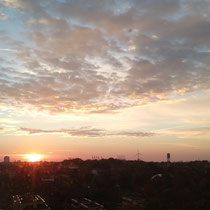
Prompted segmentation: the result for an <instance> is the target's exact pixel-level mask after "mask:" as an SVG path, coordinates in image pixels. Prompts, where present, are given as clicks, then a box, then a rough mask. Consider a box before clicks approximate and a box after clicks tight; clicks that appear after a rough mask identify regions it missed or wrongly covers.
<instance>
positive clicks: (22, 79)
mask: <svg viewBox="0 0 210 210" xmlns="http://www.w3.org/2000/svg"><path fill="white" fill-rule="evenodd" d="M209 105H210V0H146V1H145V0H100V1H99V0H44V1H43V0H36V1H35V0H0V161H1V160H3V157H4V156H5V155H9V156H10V158H11V160H12V161H14V160H23V159H24V154H31V153H36V154H43V155H44V160H47V161H61V160H63V159H67V158H78V157H79V158H82V159H91V158H92V157H93V156H94V157H95V156H98V157H100V158H101V157H102V158H109V157H113V158H126V159H136V158H137V152H138V151H139V152H140V153H141V155H140V158H141V159H142V160H144V161H165V160H166V153H171V160H172V161H191V160H210V108H209V107H210V106H209Z"/></svg>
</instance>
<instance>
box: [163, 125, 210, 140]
mask: <svg viewBox="0 0 210 210" xmlns="http://www.w3.org/2000/svg"><path fill="white" fill-rule="evenodd" d="M164 133H166V134H172V135H177V136H179V137H180V138H189V137H193V138H201V137H202V138H203V137H207V138H209V134H210V127H196V128H180V129H169V130H166V131H164Z"/></svg>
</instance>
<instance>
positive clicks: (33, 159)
mask: <svg viewBox="0 0 210 210" xmlns="http://www.w3.org/2000/svg"><path fill="white" fill-rule="evenodd" d="M24 156H25V158H26V159H27V160H28V161H30V162H37V161H40V160H42V159H43V155H41V154H25V155H24Z"/></svg>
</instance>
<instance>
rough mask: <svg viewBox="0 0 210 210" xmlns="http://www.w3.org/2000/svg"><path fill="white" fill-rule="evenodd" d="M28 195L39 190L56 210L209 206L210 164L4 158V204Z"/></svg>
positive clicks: (0, 199) (0, 180) (0, 203)
mask: <svg viewBox="0 0 210 210" xmlns="http://www.w3.org/2000/svg"><path fill="white" fill-rule="evenodd" d="M26 194H31V195H34V196H35V195H39V196H40V197H41V198H43V200H44V202H46V204H47V206H49V207H50V209H52V210H71V209H91V208H92V209H106V210H134V209H135V210H141V209H145V210H153V209H154V210H165V209H167V210H169V209H170V210H194V209H197V210H205V209H206V210H209V209H210V163H209V162H208V161H194V162H186V163H183V162H177V163H170V164H168V163H165V162H162V163H156V162H143V161H126V160H117V159H113V158H110V159H102V160H86V161H83V160H81V159H72V160H64V161H62V162H36V163H29V162H14V163H8V164H5V163H1V164H0V209H5V210H8V209H11V210H12V209H14V200H13V198H14V197H13V196H15V195H19V196H23V195H26ZM85 205H86V207H85ZM91 206H92V207H91Z"/></svg>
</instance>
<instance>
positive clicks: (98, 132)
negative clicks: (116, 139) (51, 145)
mask: <svg viewBox="0 0 210 210" xmlns="http://www.w3.org/2000/svg"><path fill="white" fill-rule="evenodd" d="M18 130H19V131H23V132H26V133H28V134H31V135H33V134H67V135H69V136H73V137H104V136H125V137H150V136H153V135H154V133H151V132H141V131H136V132H129V131H125V132H124V131H122V132H108V131H106V130H104V129H98V128H93V127H89V126H86V127H80V128H72V129H60V130H43V129H32V128H19V129H18Z"/></svg>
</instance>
